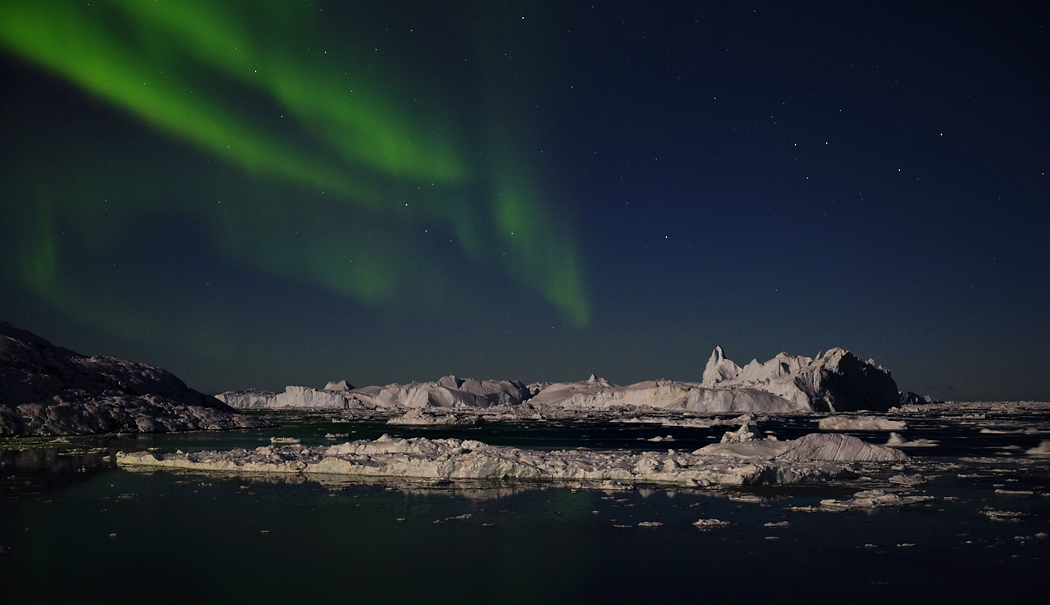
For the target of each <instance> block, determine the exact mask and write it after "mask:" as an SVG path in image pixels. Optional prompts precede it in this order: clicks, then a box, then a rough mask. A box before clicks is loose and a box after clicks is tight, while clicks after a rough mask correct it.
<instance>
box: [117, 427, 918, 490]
mask: <svg viewBox="0 0 1050 605" xmlns="http://www.w3.org/2000/svg"><path fill="white" fill-rule="evenodd" d="M727 448H736V449H734V450H733V451H732V452H730V451H728V450H727ZM906 458H907V456H905V455H904V454H902V453H901V452H899V451H897V450H894V449H891V448H885V447H881V446H877V445H872V444H867V443H864V442H863V441H861V440H859V439H856V438H854V437H849V436H846V435H838V434H811V435H806V436H804V437H802V438H800V439H797V440H794V441H769V440H754V441H749V442H737V443H727V444H714V445H712V446H707V447H705V448H701V449H699V450H696V451H694V452H692V453H688V452H678V451H675V450H668V451H667V453H659V452H650V451H647V452H631V451H601V450H558V451H548V450H530V449H519V448H514V447H504V446H492V445H487V444H485V443H482V442H480V441H473V440H461V439H426V438H414V439H398V438H394V437H390V436H387V435H384V436H382V437H380V438H379V439H376V440H374V441H369V440H360V441H352V442H347V443H342V444H338V445H332V446H320V447H307V446H303V445H299V444H294V445H284V446H279V445H270V446H266V447H260V448H257V449H254V450H245V449H235V450H230V451H204V452H190V453H187V452H176V453H174V454H162V455H158V454H156V453H154V452H149V451H146V452H132V453H124V452H121V453H118V454H117V456H116V459H117V464H119V465H120V466H122V467H125V468H131V469H150V468H166V469H181V470H190V471H206V472H228V473H292V474H298V475H310V474H327V475H346V476H356V477H401V478H414V479H431V480H525V481H586V482H592V483H594V484H596V485H598V486H601V487H603V488H604V487H605V486H606V485H608V482H618V483H621V484H644V483H657V484H676V485H682V486H708V485H714V484H724V485H754V484H774V483H798V482H807V481H824V480H831V479H848V478H851V477H853V476H855V475H854V473H853V472H852V471H851V470H850V468H849V465H848V464H845V463H849V462H860V461H865V462H870V461H889V460H903V459H906Z"/></svg>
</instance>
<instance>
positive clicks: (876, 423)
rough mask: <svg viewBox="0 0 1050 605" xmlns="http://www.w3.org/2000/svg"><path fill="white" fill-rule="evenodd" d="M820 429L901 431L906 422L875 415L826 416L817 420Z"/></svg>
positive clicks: (906, 426)
mask: <svg viewBox="0 0 1050 605" xmlns="http://www.w3.org/2000/svg"><path fill="white" fill-rule="evenodd" d="M817 426H819V427H820V430H822V431H903V430H904V429H906V428H908V423H906V422H904V421H903V420H890V419H888V418H877V417H875V416H828V417H826V418H821V419H820V420H819V421H817Z"/></svg>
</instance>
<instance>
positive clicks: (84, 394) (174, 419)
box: [0, 322, 268, 436]
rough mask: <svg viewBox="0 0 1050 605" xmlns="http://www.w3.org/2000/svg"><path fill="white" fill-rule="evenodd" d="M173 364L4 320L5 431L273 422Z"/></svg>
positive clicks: (0, 326) (1, 381)
mask: <svg viewBox="0 0 1050 605" xmlns="http://www.w3.org/2000/svg"><path fill="white" fill-rule="evenodd" d="M267 424H268V422H266V421H265V420H262V419H258V418H252V417H249V416H245V415H243V414H239V413H237V412H236V411H235V410H233V409H232V408H230V407H229V406H227V405H225V404H223V403H222V402H221V401H219V400H217V399H215V398H214V397H209V396H207V395H204V394H202V393H199V392H197V391H195V390H193V389H191V388H189V387H187V386H186V384H185V383H184V382H182V381H181V380H179V378H177V377H176V376H175V375H173V374H171V373H170V372H168V371H166V370H162V369H160V368H155V367H153V366H149V365H146V364H143V363H136V362H133V361H126V360H123V359H117V358H115V357H104V356H92V357H87V356H84V355H80V354H78V353H75V352H73V351H70V350H69V349H64V348H62V347H57V346H55V345H53V344H51V343H50V342H48V341H47V340H44V339H43V338H40V337H39V336H36V335H35V334H32V333H31V332H27V331H25V330H21V329H19V328H16V327H14V326H12V325H11V324H8V323H6V322H0V436H12V435H81V434H91V433H126V432H144V433H145V432H170V431H194V430H223V429H237V428H248V427H255V426H266V425H267Z"/></svg>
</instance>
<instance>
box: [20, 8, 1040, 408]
mask: <svg viewBox="0 0 1050 605" xmlns="http://www.w3.org/2000/svg"><path fill="white" fill-rule="evenodd" d="M1048 25H1050V9H1048V8H1047V5H1046V4H1045V3H1040V2H1011V3H998V2H880V3H870V2H864V3H852V2H822V3H813V4H803V3H793V2H792V3H785V2H773V3H768V4H766V3H749V2H718V3H704V2H656V1H651V2H642V1H637V2H560V1H551V2H515V1H507V2H502V1H495V0H493V1H482V0H478V1H475V2H468V1H458V2H445V1H438V0H425V1H419V2H397V1H391V2H375V1H355V2H337V1H330V2H326V1H316V0H315V1H312V2H298V1H294V2H293V1H277V0H270V1H269V2H263V1H262V0H242V1H224V2H219V1H216V0H156V1H153V0H107V1H100V0H91V1H90V2H85V1H72V0H65V1H63V0H55V1H51V0H47V1H45V0H3V2H0V196H2V197H0V213H2V214H0V318H2V319H5V320H7V321H9V322H11V323H14V324H15V325H17V326H20V327H23V328H26V329H28V330H31V331H33V332H35V333H37V334H39V335H41V336H43V337H45V338H48V339H49V340H51V341H53V342H55V343H56V344H60V345H63V346H66V347H69V348H72V349H74V350H76V351H79V352H82V353H87V354H109V355H116V356H119V357H125V358H128V359H134V360H137V361H143V362H146V363H150V364H152V365H158V366H161V367H164V368H166V369H168V370H171V371H172V372H174V373H176V374H177V375H179V376H180V377H182V378H183V379H184V380H185V381H186V382H187V383H188V384H189V385H190V386H193V387H195V388H197V389H199V390H203V391H206V392H219V391H223V390H229V389H243V388H249V387H257V388H270V389H281V388H283V387H284V386H285V385H287V384H297V385H309V386H316V387H320V386H323V385H324V384H325V383H326V382H328V381H329V380H340V379H346V380H348V381H350V382H351V383H353V384H355V385H359V386H362V385H369V384H385V383H389V382H395V381H396V382H408V381H412V380H434V379H437V378H438V377H440V376H442V375H445V374H456V375H458V376H470V377H477V378H503V379H519V380H523V381H525V382H529V381H535V380H548V381H561V380H580V379H584V378H586V377H587V376H588V375H589V374H591V373H596V374H598V375H600V376H604V377H606V378H608V379H610V380H612V381H613V382H617V383H621V384H626V383H630V382H636V381H641V380H647V379H655V378H661V377H663V378H670V379H676V380H699V379H700V377H701V373H702V371H703V367H704V363H705V362H706V360H707V357H708V356H709V354H710V352H711V349H712V348H713V347H714V346H715V345H721V346H722V347H723V348H724V349H725V350H726V353H727V355H728V356H729V357H730V358H731V359H734V360H736V361H737V362H738V363H741V364H743V363H746V362H747V361H750V360H751V359H752V358H758V359H759V360H760V361H764V360H766V359H768V358H770V357H772V356H773V355H775V354H776V353H778V352H780V351H786V352H788V353H791V354H805V355H810V356H812V355H815V354H817V353H819V352H820V351H822V350H826V349H828V348H831V347H835V346H841V347H844V348H847V349H850V350H852V351H854V352H855V353H857V354H858V355H859V356H861V357H863V358H869V357H870V358H873V359H874V360H875V361H876V362H878V363H880V364H882V365H884V366H886V367H888V368H889V369H890V370H891V371H892V372H893V375H894V378H895V379H896V380H897V383H898V386H899V387H900V388H902V389H907V390H913V391H917V392H921V393H928V394H932V395H934V396H935V397H939V398H945V399H956V400H974V399H993V400H995V399H1043V400H1046V399H1050V311H1048V309H1050V305H1048V302H1047V301H1048V300H1050V237H1048V235H1047V233H1048V230H1050V203H1048V202H1050V178H1048V176H1047V172H1050V90H1048V89H1050V76H1048V74H1050V71H1048V69H1050V68H1048V65H1050V29H1048Z"/></svg>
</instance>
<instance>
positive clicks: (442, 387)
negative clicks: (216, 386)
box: [216, 376, 530, 409]
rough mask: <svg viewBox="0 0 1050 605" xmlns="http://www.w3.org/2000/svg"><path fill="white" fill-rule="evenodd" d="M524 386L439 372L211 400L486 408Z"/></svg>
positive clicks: (523, 394) (511, 400)
mask: <svg viewBox="0 0 1050 605" xmlns="http://www.w3.org/2000/svg"><path fill="white" fill-rule="evenodd" d="M529 396H530V393H529V389H528V388H527V387H526V386H525V385H524V384H522V383H520V382H518V381H516V380H475V379H473V378H457V377H456V376H445V377H442V378H441V379H439V380H437V381H434V382H413V383H410V384H388V385H386V386H372V387H361V388H354V387H353V386H352V385H350V384H347V382H346V381H345V380H341V381H339V382H329V383H328V384H327V385H326V386H325V388H324V389H314V388H311V387H301V386H289V387H286V388H285V390H284V392H283V393H275V392H272V391H255V390H249V391H228V392H226V393H221V394H219V395H216V398H217V399H219V400H221V401H222V402H224V403H226V404H227V405H229V406H231V407H235V408H272V409H298V408H327V409H332V408H334V409H355V408H370V409H377V408H395V409H396V408H427V407H442V408H464V407H466V408H487V407H489V406H493V405H517V404H519V403H521V402H522V401H524V400H525V399H528V397H529Z"/></svg>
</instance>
